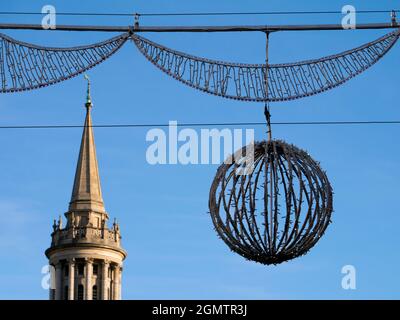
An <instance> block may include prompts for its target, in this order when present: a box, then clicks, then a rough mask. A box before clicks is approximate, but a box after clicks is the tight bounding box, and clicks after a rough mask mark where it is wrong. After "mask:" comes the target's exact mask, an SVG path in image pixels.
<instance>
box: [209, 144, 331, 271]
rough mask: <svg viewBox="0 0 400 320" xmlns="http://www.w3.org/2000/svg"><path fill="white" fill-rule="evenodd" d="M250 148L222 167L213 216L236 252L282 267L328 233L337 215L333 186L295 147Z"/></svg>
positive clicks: (211, 206) (212, 198) (212, 193)
mask: <svg viewBox="0 0 400 320" xmlns="http://www.w3.org/2000/svg"><path fill="white" fill-rule="evenodd" d="M251 146H253V148H249V147H244V148H243V149H241V150H239V151H238V152H236V153H235V155H234V156H233V157H231V158H230V159H227V160H226V161H225V162H224V163H223V164H222V165H221V166H220V167H219V169H218V171H217V174H216V176H215V178H214V181H213V183H212V186H211V190H210V199H209V209H210V214H211V217H212V221H213V223H214V226H215V229H216V231H217V233H218V235H219V236H220V237H221V238H222V240H223V241H224V242H225V243H226V244H227V245H228V246H229V248H230V249H231V250H233V251H234V252H236V253H238V254H240V255H241V256H243V257H245V258H246V259H249V260H252V261H256V262H260V263H262V264H266V265H270V264H279V263H282V262H284V261H288V260H291V259H294V258H296V257H299V256H301V255H304V254H306V253H307V251H308V250H310V249H311V248H312V247H313V246H314V245H315V244H316V243H317V242H318V240H319V239H320V238H321V236H322V235H323V234H324V232H325V230H326V228H327V226H328V225H329V223H330V221H331V220H330V219H331V214H332V211H333V207H332V188H331V185H330V183H329V181H328V178H327V176H326V174H325V172H324V171H322V169H321V168H320V166H319V164H318V163H317V162H316V161H315V160H313V159H312V158H311V157H310V155H309V154H308V153H307V152H305V151H303V150H301V149H299V148H297V147H295V146H294V145H290V144H288V143H286V142H284V141H279V140H270V141H268V142H267V141H263V142H258V143H255V144H254V145H251ZM246 151H247V152H246ZM249 151H250V152H249ZM253 151H254V152H253ZM252 155H254V156H252ZM249 159H251V161H249Z"/></svg>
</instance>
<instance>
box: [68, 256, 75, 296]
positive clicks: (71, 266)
mask: <svg viewBox="0 0 400 320" xmlns="http://www.w3.org/2000/svg"><path fill="white" fill-rule="evenodd" d="M68 263H69V266H68V268H69V270H68V280H69V281H68V300H74V298H75V297H74V293H75V259H73V258H72V259H71V260H69V261H68Z"/></svg>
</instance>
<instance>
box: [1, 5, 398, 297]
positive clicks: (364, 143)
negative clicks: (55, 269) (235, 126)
mask: <svg viewBox="0 0 400 320" xmlns="http://www.w3.org/2000/svg"><path fill="white" fill-rule="evenodd" d="M94 3H96V5H94ZM348 3H349V1H337V0H332V1H329V2H328V1H277V0H274V1H268V2H267V1H229V0H222V1H218V2H216V1H209V0H203V1H187V0H185V1H174V0H170V1H162V0H158V1H156V0H146V1H118V0H116V1H113V2H112V4H111V2H110V1H105V0H102V1H12V2H10V1H7V2H2V4H1V5H0V10H1V11H13V10H15V11H40V10H41V7H42V6H43V5H45V4H53V5H55V6H56V9H57V10H58V11H77V12H82V11H89V12H136V11H137V12H196V11H197V12H198V11H267V10H317V11H318V10H340V9H341V7H342V6H343V5H345V4H348ZM351 3H352V4H354V5H355V6H356V8H358V9H360V10H361V9H365V10H366V9H392V8H394V7H396V6H397V7H399V3H398V1H386V0H382V1H361V0H359V1H351ZM397 9H399V8H397ZM0 19H1V21H4V22H31V23H40V19H39V17H34V16H33V17H32V16H31V17H28V16H25V17H17V18H16V17H8V16H1V17H0ZM340 19H341V16H340V15H330V16H300V17H296V16H289V17H285V16H276V17H272V16H271V17H256V16H250V17H238V16H235V17H208V18H207V17H190V18H184V17H180V18H179V17H172V18H171V17H169V18H143V19H142V20H141V23H142V24H143V25H144V24H171V25H173V24H176V25H178V24H182V25H183V24H199V25H201V24H266V23H270V24H274V23H288V24H289V23H290V24H292V23H293V24H296V23H340ZM358 19H359V22H382V21H389V17H388V16H387V15H382V14H375V15H368V16H365V15H360V16H359V17H358ZM57 22H58V23H60V24H67V23H76V24H110V25H112V24H116V25H117V24H118V25H126V24H128V23H132V19H129V18H110V17H107V18H105V17H102V18H94V17H92V18H85V17H80V18H77V17H75V18H69V17H59V18H58V21H57ZM5 33H6V34H9V35H12V36H14V37H16V38H18V39H20V40H24V41H28V42H33V43H37V44H43V45H49V46H71V45H77V44H87V43H92V42H96V41H98V40H103V39H106V38H107V37H110V36H111V35H110V34H100V33H96V34H94V33H85V34H76V33H48V32H42V31H39V32H33V31H18V32H17V31H14V32H11V31H5ZM384 33H385V31H355V32H319V33H316V32H309V33H297V34H294V33H280V34H274V35H273V36H272V38H271V63H277V62H288V61H295V60H299V59H304V58H315V57H320V56H324V55H327V54H332V53H337V52H340V51H342V50H345V49H349V48H353V47H355V46H358V45H360V44H363V43H365V42H368V41H370V40H374V39H376V38H377V37H379V36H381V35H383V34H384ZM148 37H149V38H150V39H153V40H156V41H159V42H160V43H162V44H165V45H167V46H169V47H172V48H175V49H179V50H182V51H185V52H188V53H193V54H196V55H200V56H204V57H210V58H215V59H221V60H228V61H238V62H255V63H256V62H262V61H263V58H264V57H263V48H264V37H263V35H262V34H256V33H252V34H245V33H242V34H239V33H235V34H154V35H153V34H151V35H148ZM399 50H400V48H399V47H398V46H397V47H395V48H394V49H393V50H392V51H391V52H390V53H389V54H388V55H387V56H386V57H385V59H383V60H382V61H381V62H380V63H379V64H377V65H376V66H374V67H373V68H372V69H370V70H368V71H367V72H366V73H364V74H362V75H361V76H359V77H358V78H356V79H353V80H352V81H351V82H349V83H347V84H346V85H345V86H342V87H340V88H337V89H336V90H333V91H330V92H328V93H324V94H321V95H319V96H315V97H311V98H307V99H303V100H301V101H295V102H287V103H279V104H275V105H273V106H272V116H273V121H313V120H320V121H330V120H346V121H347V120H390V119H392V120H393V119H399V118H400V111H399V106H398V104H399V95H398V92H399V84H398V76H399V74H398V72H396V71H398V69H396V68H398V63H399V61H398V57H399ZM89 74H90V76H91V79H92V82H93V94H92V95H93V101H94V104H95V108H94V111H93V118H94V122H95V123H96V124H105V123H167V122H168V121H169V120H177V121H178V122H181V123H182V122H224V121H226V122H231V121H232V122H235V121H262V120H263V114H262V110H263V109H262V105H259V104H254V103H244V102H234V101H228V100H224V99H221V98H218V97H214V96H209V95H206V94H203V93H201V92H198V91H195V90H193V89H191V88H188V87H185V86H183V85H182V84H180V83H178V82H176V81H174V80H172V79H170V78H169V77H167V76H166V75H164V74H162V73H160V71H159V70H157V69H156V68H154V67H153V66H152V65H151V64H149V63H148V62H147V61H146V60H145V59H144V58H143V57H142V56H141V55H140V54H139V52H138V51H137V50H136V48H135V47H134V46H133V44H131V43H127V44H126V45H125V46H124V47H123V48H122V50H120V51H119V52H118V53H117V54H116V55H115V56H113V57H112V58H111V59H110V60H108V61H106V62H105V63H103V64H101V65H100V66H98V67H96V68H95V69H93V70H91V71H90V73H89ZM84 95H85V82H84V80H83V78H82V77H78V78H75V79H72V80H69V81H67V82H64V83H61V84H58V85H56V86H51V87H48V88H44V89H40V90H36V91H31V92H25V93H18V94H3V95H1V96H0V125H24V124H27V125H40V124H82V123H83V120H84V108H83V102H84ZM264 130H265V129H264V128H261V127H258V128H256V137H257V138H258V139H262V138H263V137H264V136H265V133H264ZM273 130H274V132H273V133H274V136H275V137H276V138H283V139H285V140H287V141H289V142H292V143H294V144H296V145H298V146H299V147H301V148H304V149H306V150H308V151H309V152H310V153H311V154H312V156H313V157H314V158H315V159H317V160H319V161H320V162H321V164H322V166H323V168H324V169H326V170H327V172H328V175H329V177H330V179H331V182H332V185H333V187H334V191H335V198H334V201H335V202H334V207H335V213H334V216H333V224H331V225H330V227H329V229H328V231H327V233H326V234H325V236H324V237H323V238H322V239H321V241H320V242H319V244H318V245H317V246H316V247H315V248H314V249H313V250H312V251H311V252H310V253H309V254H308V255H306V256H304V257H301V258H299V259H296V260H294V261H292V262H288V263H285V264H283V265H280V266H276V267H266V266H263V265H260V264H256V263H252V262H248V261H245V260H244V259H243V258H241V257H239V256H237V255H235V254H233V253H231V252H230V251H229V250H228V249H227V247H226V246H225V244H224V243H223V242H221V240H220V239H218V238H217V236H216V234H215V232H214V230H213V227H212V223H211V220H210V218H209V216H208V214H207V211H208V207H207V201H208V191H209V187H210V183H211V181H212V178H213V176H214V174H215V170H216V169H217V166H216V165H198V166H176V165H171V166H151V165H149V164H147V162H146V158H145V152H146V148H147V147H148V145H149V144H148V143H147V142H146V141H145V136H146V132H147V129H135V128H125V129H103V128H98V129H96V130H95V134H96V143H97V153H98V157H99V166H100V175H101V179H102V185H103V196H104V200H105V203H106V208H107V210H108V211H109V213H110V215H111V217H117V218H118V220H119V221H120V224H121V231H122V235H123V244H124V247H125V249H126V250H127V251H128V253H129V255H128V258H127V260H126V262H125V268H124V272H123V297H124V298H125V299H151V298H154V299H164V298H165V299H184V298H187V299H189V298H198V299H203V298H204V299H205V298H215V299H217V298H218V299H277V298H287V299H309V298H323V299H325V298H327V299H331V298H343V299H361V298H400V293H399V291H398V288H399V285H400V275H399V272H398V270H399V268H398V266H399V263H400V253H399V250H398V244H399V241H400V240H399V238H398V226H399V224H400V215H399V213H400V212H399V204H398V197H399V191H400V190H399V186H398V182H399V181H400V172H399V170H398V163H399V160H400V151H399V148H398V141H397V139H398V138H397V137H398V136H399V128H398V126H395V125H385V126H383V125H382V126H343V127H335V126H309V127H307V126H276V127H274V129H273ZM80 135H81V129H79V128H77V129H56V130H1V131H0V146H1V147H0V150H1V151H0V168H1V170H0V221H1V231H0V252H1V258H0V261H1V263H0V298H1V299H15V298H17V299H47V297H48V292H47V291H45V290H43V289H42V288H41V278H42V274H41V273H40V271H41V268H42V266H43V265H45V264H46V262H47V261H46V258H45V256H44V250H45V249H46V248H47V247H48V246H49V245H50V233H51V230H52V229H51V225H52V221H53V218H55V217H58V215H60V214H63V213H64V212H65V211H66V210H67V206H68V202H69V197H70V194H71V190H72V182H73V175H74V170H75V165H76V160H77V156H78V148H79V142H80ZM348 264H351V265H354V266H355V267H356V269H357V290H355V291H345V290H343V289H342V288H341V278H342V274H341V268H342V266H344V265H348Z"/></svg>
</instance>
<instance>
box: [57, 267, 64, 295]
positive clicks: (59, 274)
mask: <svg viewBox="0 0 400 320" xmlns="http://www.w3.org/2000/svg"><path fill="white" fill-rule="evenodd" d="M55 268H56V295H55V298H56V300H61V299H62V292H63V290H62V264H61V262H57V263H56V265H55Z"/></svg>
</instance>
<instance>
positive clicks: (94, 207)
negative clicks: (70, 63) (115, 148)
mask: <svg viewBox="0 0 400 320" xmlns="http://www.w3.org/2000/svg"><path fill="white" fill-rule="evenodd" d="M85 79H86V80H87V81H88V88H87V97H86V103H85V107H86V118H85V124H84V129H83V134H82V141H81V147H80V151H79V158H78V164H77V166H76V173H75V181H74V187H73V190H72V197H71V202H70V205H69V210H70V211H75V210H91V211H97V212H105V209H104V203H103V197H102V193H101V185H100V177H99V168H98V164H97V156H96V146H95V142H94V134H93V128H92V117H91V109H92V107H93V105H92V100H91V97H90V80H89V77H87V76H86V75H85Z"/></svg>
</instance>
